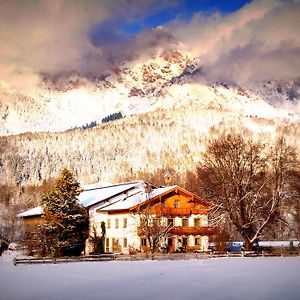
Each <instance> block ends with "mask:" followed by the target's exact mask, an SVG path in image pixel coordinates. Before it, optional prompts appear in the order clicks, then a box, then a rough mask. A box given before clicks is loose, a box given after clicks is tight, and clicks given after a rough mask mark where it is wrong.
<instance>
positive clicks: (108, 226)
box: [107, 219, 110, 229]
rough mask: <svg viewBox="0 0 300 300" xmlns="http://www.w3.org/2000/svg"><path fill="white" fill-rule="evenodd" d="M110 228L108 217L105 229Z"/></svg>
mask: <svg viewBox="0 0 300 300" xmlns="http://www.w3.org/2000/svg"><path fill="white" fill-rule="evenodd" d="M109 228H110V219H108V220H107V229H109Z"/></svg>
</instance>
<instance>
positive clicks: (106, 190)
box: [18, 181, 141, 218]
mask: <svg viewBox="0 0 300 300" xmlns="http://www.w3.org/2000/svg"><path fill="white" fill-rule="evenodd" d="M139 185H141V182H140V181H136V182H129V183H125V184H116V185H112V186H105V187H98V188H94V189H93V188H92V189H89V190H88V189H86V190H84V191H83V192H82V193H81V194H80V195H79V197H78V199H79V202H80V204H82V205H83V206H85V207H88V206H91V205H94V204H96V203H98V202H101V201H104V200H106V199H109V198H111V197H113V196H115V195H117V194H120V193H122V192H126V191H127V190H129V189H132V188H134V187H136V186H139ZM42 213H43V209H42V207H41V206H37V207H34V208H32V209H29V210H27V211H24V212H22V213H20V214H18V217H19V218H22V217H29V216H40V215H41V214H42Z"/></svg>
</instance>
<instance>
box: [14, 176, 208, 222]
mask: <svg viewBox="0 0 300 300" xmlns="http://www.w3.org/2000/svg"><path fill="white" fill-rule="evenodd" d="M147 186H149V185H148V184H147V183H145V182H144V181H135V182H127V183H122V184H115V185H110V186H105V187H99V188H90V189H86V190H84V191H83V192H82V193H81V194H80V195H79V203H80V204H82V205H83V206H85V207H87V208H91V207H93V206H94V207H95V206H96V209H97V210H98V209H99V210H101V211H117V210H127V209H132V208H135V207H137V206H139V205H140V204H142V203H144V202H146V201H148V200H150V199H151V200H153V199H155V198H157V197H160V196H163V195H165V194H168V193H170V192H171V191H173V190H174V191H176V192H178V191H179V192H181V193H184V194H186V195H189V196H190V197H193V198H195V199H196V200H197V201H198V203H202V204H203V205H210V204H208V203H207V202H205V201H203V200H202V199H201V198H200V197H199V196H197V195H195V194H194V193H192V192H189V191H187V190H185V189H183V188H181V187H179V186H177V185H173V186H166V187H160V188H157V187H154V186H152V187H154V188H153V189H152V190H151V192H147V191H146V187H147ZM86 188H88V187H86ZM42 214H43V210H42V207H41V206H38V207H35V208H32V209H30V210H27V211H25V212H23V213H20V214H18V217H21V218H22V217H31V216H38V215H42Z"/></svg>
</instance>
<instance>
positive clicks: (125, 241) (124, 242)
mask: <svg viewBox="0 0 300 300" xmlns="http://www.w3.org/2000/svg"><path fill="white" fill-rule="evenodd" d="M123 248H127V238H124V239H123Z"/></svg>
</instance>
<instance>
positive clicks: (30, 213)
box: [17, 206, 43, 218]
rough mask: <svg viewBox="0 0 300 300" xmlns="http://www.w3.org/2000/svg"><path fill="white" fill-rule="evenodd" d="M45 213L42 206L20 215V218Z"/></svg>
mask: <svg viewBox="0 0 300 300" xmlns="http://www.w3.org/2000/svg"><path fill="white" fill-rule="evenodd" d="M42 213H43V209H42V207H41V206H37V207H34V208H31V209H29V210H26V211H24V212H22V213H20V214H18V215H17V216H18V218H23V217H33V216H40V215H41V214H42Z"/></svg>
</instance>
